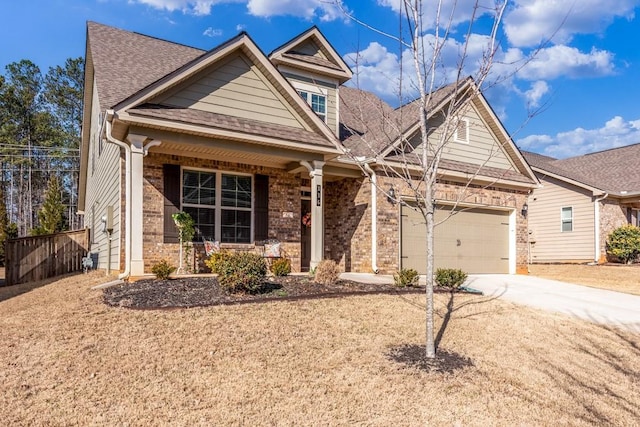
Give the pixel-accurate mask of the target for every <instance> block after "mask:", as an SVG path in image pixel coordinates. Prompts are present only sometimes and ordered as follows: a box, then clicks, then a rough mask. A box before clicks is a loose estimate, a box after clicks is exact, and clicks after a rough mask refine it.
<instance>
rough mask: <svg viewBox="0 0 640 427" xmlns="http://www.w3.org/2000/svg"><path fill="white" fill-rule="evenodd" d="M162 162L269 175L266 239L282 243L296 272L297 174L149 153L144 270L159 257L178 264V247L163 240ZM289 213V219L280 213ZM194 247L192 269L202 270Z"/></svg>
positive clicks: (201, 253)
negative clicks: (267, 234)
mask: <svg viewBox="0 0 640 427" xmlns="http://www.w3.org/2000/svg"><path fill="white" fill-rule="evenodd" d="M163 164H180V165H182V166H185V167H193V168H202V169H210V170H220V171H227V172H241V173H250V174H261V175H267V176H269V238H270V239H278V240H279V241H280V242H282V253H283V255H284V256H286V257H288V258H290V259H291V264H292V269H293V271H300V208H301V206H300V203H301V202H300V183H301V179H300V177H299V176H298V175H293V174H290V173H288V172H286V171H284V170H282V169H275V168H267V167H260V166H252V165H242V164H237V163H229V162H221V161H215V160H207V159H199V158H194V157H181V156H170V155H163V154H149V156H147V157H145V159H144V188H143V192H144V208H143V210H144V212H143V215H144V264H145V272H150V271H151V267H152V266H153V265H154V264H156V263H157V262H158V261H160V260H161V259H163V258H164V259H167V260H169V261H170V262H171V263H172V264H174V265H178V263H179V251H180V246H179V244H177V243H164V234H163V233H164V229H163V221H164V218H163V215H164V196H163V190H164V180H163ZM283 212H293V218H289V217H286V218H285V216H284V215H283ZM194 247H195V253H194V256H195V260H194V267H195V269H194V270H195V271H197V272H203V271H206V270H207V269H206V267H205V266H204V262H203V261H204V259H205V254H204V248H203V245H202V244H201V243H196V244H195V245H194ZM222 247H223V248H229V249H237V250H254V249H255V248H254V245H253V244H222Z"/></svg>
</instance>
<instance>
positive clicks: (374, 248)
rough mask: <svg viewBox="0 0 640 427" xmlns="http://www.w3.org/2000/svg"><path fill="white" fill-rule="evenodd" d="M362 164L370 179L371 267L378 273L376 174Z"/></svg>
mask: <svg viewBox="0 0 640 427" xmlns="http://www.w3.org/2000/svg"><path fill="white" fill-rule="evenodd" d="M363 166H364V170H365V171H366V172H367V173H368V174H369V178H370V179H371V269H372V270H373V272H374V273H375V274H378V273H379V272H380V270H379V269H378V197H377V192H378V176H377V175H376V173H375V171H374V170H373V169H371V167H370V166H369V163H365V164H364V165H363Z"/></svg>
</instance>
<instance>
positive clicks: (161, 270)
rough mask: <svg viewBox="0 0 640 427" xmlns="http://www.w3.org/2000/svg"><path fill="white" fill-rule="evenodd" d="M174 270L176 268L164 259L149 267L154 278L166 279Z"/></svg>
mask: <svg viewBox="0 0 640 427" xmlns="http://www.w3.org/2000/svg"><path fill="white" fill-rule="evenodd" d="M174 271H176V268H175V267H174V266H173V265H171V264H169V262H168V261H167V260H166V259H163V260H160V262H158V263H157V264H154V265H153V266H152V267H151V272H152V273H153V274H155V275H156V279H160V280H167V279H168V278H169V275H171V273H173V272H174Z"/></svg>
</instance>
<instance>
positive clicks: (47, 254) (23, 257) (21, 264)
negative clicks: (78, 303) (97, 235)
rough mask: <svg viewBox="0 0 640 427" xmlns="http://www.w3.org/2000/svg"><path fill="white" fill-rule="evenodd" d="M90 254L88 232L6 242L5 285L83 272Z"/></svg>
mask: <svg viewBox="0 0 640 427" xmlns="http://www.w3.org/2000/svg"><path fill="white" fill-rule="evenodd" d="M88 250H89V229H86V230H78V231H67V232H63V233H56V234H45V235H42V236H30V237H20V238H18V239H11V240H7V242H6V243H5V285H7V286H10V285H17V284H19V283H26V282H32V281H36V280H42V279H47V278H49V277H54V276H59V275H61V274H66V273H71V272H74V271H80V270H82V257H84V256H85V255H86V254H87V252H88Z"/></svg>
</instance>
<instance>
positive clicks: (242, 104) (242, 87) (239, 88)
mask: <svg viewBox="0 0 640 427" xmlns="http://www.w3.org/2000/svg"><path fill="white" fill-rule="evenodd" d="M266 81H267V79H266V77H265V76H263V75H262V73H261V72H260V70H259V69H258V68H257V67H256V66H255V65H253V64H252V63H251V62H250V61H249V60H248V59H247V58H246V57H245V56H243V55H240V54H238V55H235V56H234V57H232V58H230V59H229V60H227V61H225V62H224V63H222V64H221V65H219V66H218V67H216V68H215V69H214V70H210V71H209V72H207V73H206V74H204V75H203V76H201V77H200V78H199V79H197V80H196V81H193V82H190V84H188V85H186V86H184V87H182V88H180V89H179V90H177V91H175V92H174V93H172V94H170V95H168V96H167V97H165V98H163V99H161V100H159V101H160V102H162V103H166V104H168V105H172V106H176V107H181V108H193V109H196V110H201V111H209V112H213V113H219V114H226V115H229V116H235V117H242V118H245V119H252V120H259V121H263V122H268V123H276V124H280V125H284V126H291V127H295V128H303V125H302V124H301V123H300V122H299V121H298V120H297V119H296V117H295V116H294V114H293V113H292V112H291V111H290V110H289V108H288V106H286V105H285V104H284V103H283V102H282V100H281V97H279V96H278V95H277V94H276V93H274V89H273V87H272V86H271V85H270V84H267V83H266Z"/></svg>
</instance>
